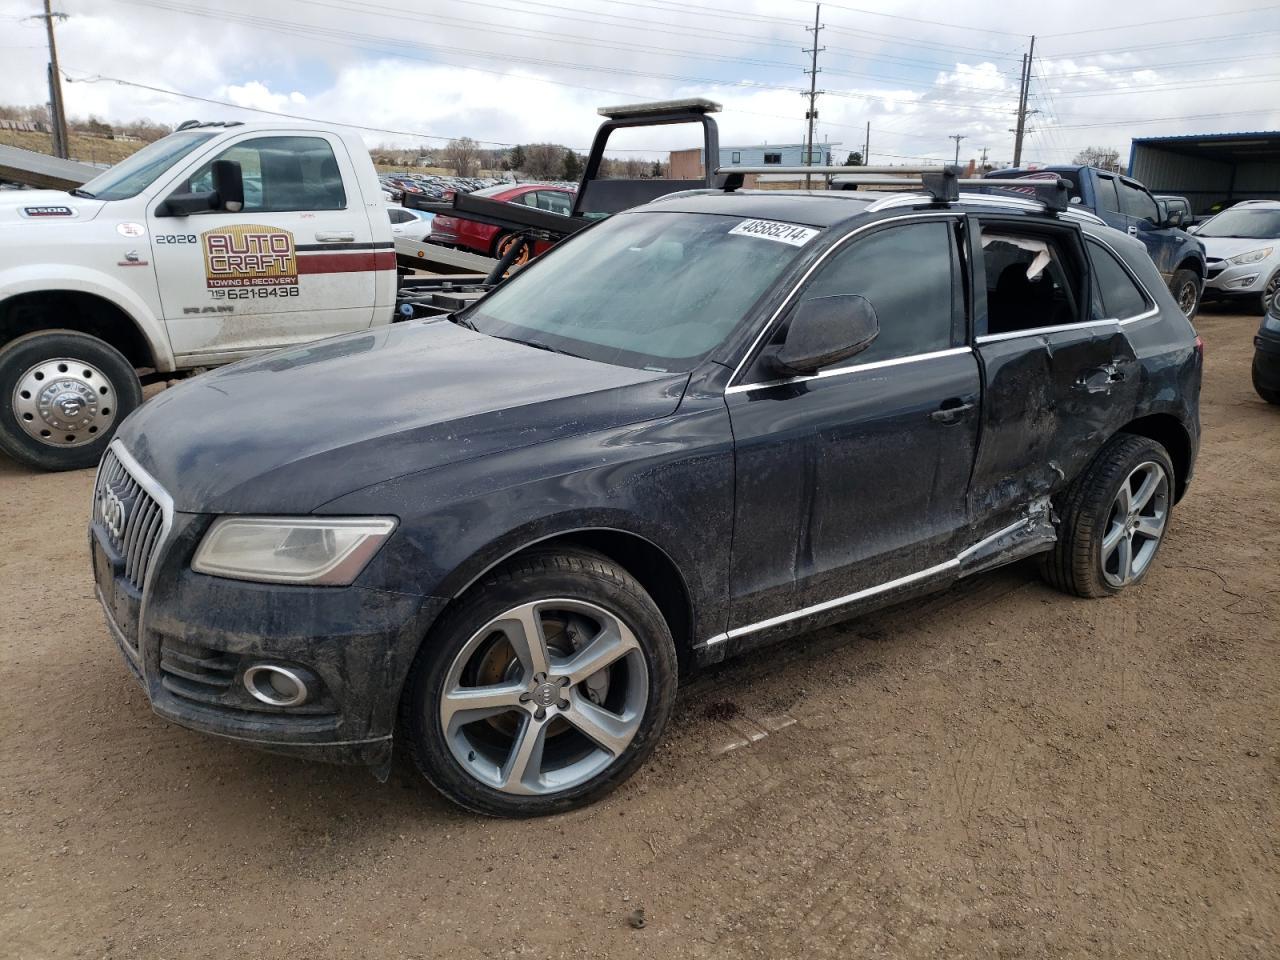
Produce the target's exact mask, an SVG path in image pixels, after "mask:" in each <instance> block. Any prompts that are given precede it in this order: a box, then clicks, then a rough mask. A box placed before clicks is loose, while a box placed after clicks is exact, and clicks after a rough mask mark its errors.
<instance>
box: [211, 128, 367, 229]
mask: <svg viewBox="0 0 1280 960" xmlns="http://www.w3.org/2000/svg"><path fill="white" fill-rule="evenodd" d="M214 160H234V161H236V162H237V163H239V164H240V173H241V176H242V177H243V178H244V209H243V212H244V213H277V212H285V211H289V210H343V209H346V206H347V194H346V190H345V189H344V187H343V185H342V174H341V172H340V171H339V169H338V161H337V159H336V158H335V157H334V155H333V148H332V147H331V146H329V141H328V140H325V139H323V138H322V137H258V138H256V139H253V140H245V141H244V142H242V143H237V144H235V145H234V146H230V147H228V148H227V149H226V150H223V151H222V153H220V154H218V156H216V157H215V158H214ZM212 170H213V160H210V161H209V162H208V163H206V164H205V165H204V166H202V167H201V168H200V169H199V170H197V171H196V172H195V173H194V174H192V176H191V180H190V182H189V186H188V188H187V189H188V190H189V191H190V192H193V193H198V192H201V191H204V190H209V189H212V186H213V173H212Z"/></svg>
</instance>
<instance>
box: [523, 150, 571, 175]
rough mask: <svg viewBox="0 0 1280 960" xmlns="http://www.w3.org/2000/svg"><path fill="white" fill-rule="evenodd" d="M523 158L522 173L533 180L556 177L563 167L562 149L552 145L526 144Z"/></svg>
mask: <svg viewBox="0 0 1280 960" xmlns="http://www.w3.org/2000/svg"><path fill="white" fill-rule="evenodd" d="M524 156H525V165H524V172H525V173H527V174H528V175H529V176H531V177H533V179H535V180H550V179H552V178H554V177H558V176H560V171H561V169H562V167H563V166H564V147H561V146H558V145H557V144H554V143H530V144H527V145H526V146H525V148H524Z"/></svg>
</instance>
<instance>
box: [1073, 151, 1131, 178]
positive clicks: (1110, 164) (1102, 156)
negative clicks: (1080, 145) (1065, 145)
mask: <svg viewBox="0 0 1280 960" xmlns="http://www.w3.org/2000/svg"><path fill="white" fill-rule="evenodd" d="M1071 162H1072V163H1078V164H1080V165H1081V166H1084V167H1097V168H1098V169H1099V170H1110V171H1112V172H1115V173H1118V172H1119V171H1120V151H1119V150H1117V149H1116V148H1115V147H1085V148H1084V149H1083V150H1081V151H1080V152H1079V153H1077V154H1076V156H1075V159H1074V160H1072V161H1071Z"/></svg>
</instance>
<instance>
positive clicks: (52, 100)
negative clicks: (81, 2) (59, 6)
mask: <svg viewBox="0 0 1280 960" xmlns="http://www.w3.org/2000/svg"><path fill="white" fill-rule="evenodd" d="M36 18H38V19H41V20H43V21H44V27H45V31H46V33H47V34H48V37H49V120H50V121H51V123H50V125H51V126H52V127H53V154H54V156H56V157H62V158H63V159H64V160H65V159H66V158H67V150H68V147H69V146H70V144H69V142H68V139H67V114H66V111H65V110H63V108H62V74H61V73H59V72H58V46H57V44H55V43H54V40H53V21H54V19H55V18H56V19H58V20H65V19H67V15H66V14H65V13H54V12H53V11H52V10H50V9H49V0H44V13H43V14H39V13H38V14H36Z"/></svg>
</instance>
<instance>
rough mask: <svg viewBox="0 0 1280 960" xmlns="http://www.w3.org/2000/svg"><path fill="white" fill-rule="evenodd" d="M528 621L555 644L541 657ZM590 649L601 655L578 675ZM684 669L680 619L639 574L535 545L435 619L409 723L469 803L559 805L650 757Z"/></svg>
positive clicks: (419, 760) (517, 810)
mask: <svg viewBox="0 0 1280 960" xmlns="http://www.w3.org/2000/svg"><path fill="white" fill-rule="evenodd" d="M534 605H537V606H534ZM610 617H612V618H614V619H613V623H612V624H610V623H609V622H608V618H610ZM519 618H523V619H519ZM535 618H536V621H535ZM532 622H536V623H538V624H539V625H540V626H541V630H540V633H541V636H542V637H544V638H545V643H544V644H542V649H544V650H547V649H548V648H549V649H550V654H549V655H548V656H547V658H546V662H547V664H549V666H548V667H547V668H546V669H545V670H539V669H537V667H538V663H537V662H536V661H531V660H530V659H529V658H530V656H531V654H529V653H528V651H529V649H530V646H529V645H525V644H523V642H522V641H521V637H522V636H523V637H527V636H528V634H527V633H526V631H525V629H524V628H523V627H522V626H521V624H522V623H524V624H529V623H532ZM557 626H558V627H559V628H560V630H559V632H558V633H557V632H556V631H557ZM535 629H536V628H535ZM610 629H612V632H610ZM615 638H616V642H615ZM518 649H519V651H524V652H523V653H522V652H518ZM592 651H594V653H592ZM587 656H589V657H590V658H591V659H592V660H593V661H594V664H593V666H595V667H600V666H601V665H603V669H599V670H598V671H597V672H594V673H584V674H583V675H580V676H578V677H577V678H576V679H574V678H573V677H571V676H569V675H568V674H569V673H570V672H572V671H571V668H572V665H573V661H574V660H575V659H577V662H578V663H579V664H580V665H582V664H584V663H585V660H586V658H587ZM609 657H612V658H613V659H609ZM558 670H564V671H566V673H565V674H561V673H558V672H557V671H558ZM676 680H677V668H676V650H675V643H674V642H673V640H672V637H671V631H670V629H669V628H668V626H667V623H666V620H665V619H664V618H663V616H662V614H661V612H660V611H659V610H658V607H657V605H656V604H655V603H654V602H653V599H652V598H651V597H650V596H649V595H648V594H647V593H646V592H645V591H644V588H643V587H641V586H640V584H639V583H637V582H636V580H635V579H634V578H633V577H632V576H631V575H630V574H628V573H627V572H626V571H625V570H623V569H622V568H621V567H619V566H617V565H616V564H615V563H613V562H612V561H611V560H609V559H608V558H606V557H604V556H602V555H600V554H597V553H593V552H590V551H586V550H557V551H539V552H536V553H531V554H528V555H525V556H523V557H519V558H517V559H515V560H513V561H511V562H509V563H507V564H505V565H503V566H502V567H500V568H499V569H498V570H496V571H494V572H493V573H491V574H488V575H487V576H486V577H485V578H484V580H482V581H481V582H480V583H479V584H477V585H476V586H474V587H472V588H471V590H470V591H468V593H467V594H466V595H465V596H464V597H463V598H462V600H461V601H460V602H459V603H458V604H457V606H456V607H454V608H452V609H451V610H449V611H447V612H446V613H445V615H444V617H443V619H442V620H441V622H440V624H439V625H438V626H437V627H436V628H434V629H433V630H432V631H431V634H430V635H429V636H428V637H427V638H426V641H425V642H424V643H423V644H422V648H421V649H420V650H419V652H418V655H417V657H416V658H415V661H414V664H413V666H412V668H411V669H410V673H409V678H408V682H407V683H406V685H405V691H404V693H403V695H402V697H401V701H400V731H401V735H402V737H403V738H404V740H405V741H406V744H407V746H408V748H409V751H410V754H411V755H412V757H413V760H414V763H415V764H416V765H417V767H418V770H419V771H420V772H421V773H422V775H423V776H424V777H426V779H427V780H428V781H430V782H431V784H432V785H434V786H435V787H436V789H437V790H439V791H440V792H441V793H442V794H444V795H445V796H446V797H448V798H449V799H450V800H452V801H454V802H455V803H457V804H459V805H460V806H463V807H465V808H467V809H468V810H472V811H474V812H476V813H482V814H487V815H489V816H496V817H535V816H543V815H546V814H553V813H562V812H564V811H566V810H572V809H574V808H576V807H581V806H584V805H586V804H588V803H591V802H593V801H595V800H597V799H599V798H600V797H602V796H604V795H605V794H606V793H608V792H609V791H611V790H613V789H614V788H615V787H617V786H618V785H619V784H620V783H622V782H623V781H624V780H626V779H627V778H628V777H629V776H631V774H632V773H634V772H635V771H636V769H637V768H639V767H640V765H641V764H643V763H644V761H645V760H646V759H647V758H648V756H649V754H650V753H652V752H653V749H654V747H655V745H656V744H657V742H658V738H659V737H660V736H661V734H662V731H663V729H664V728H665V727H666V724H667V720H668V719H669V718H670V716H671V708H672V705H673V704H674V702H675V693H676ZM561 684H564V685H563V686H562V685H561ZM480 688H487V691H486V694H485V696H487V697H490V696H491V697H492V698H493V699H492V701H490V702H486V703H484V704H482V705H480V706H479V707H478V708H477V707H475V703H476V701H475V700H474V699H468V698H471V697H474V696H475V695H474V694H473V693H470V692H469V691H472V690H478V689H480ZM557 698H560V699H559V700H558V702H557ZM584 728H586V729H592V730H593V731H594V733H595V735H597V736H599V735H601V734H606V735H607V736H603V737H601V739H600V740H599V741H597V740H594V739H592V738H591V737H588V736H587V735H586V734H585V733H583V732H582V731H583V729H584ZM539 738H540V739H539ZM606 741H607V742H609V743H610V744H611V745H612V746H611V747H610V748H608V749H606V748H605V747H604V746H601V744H602V743H604V742H606ZM539 744H541V746H539ZM526 746H528V747H529V750H528V752H527V753H526V752H525V748H526ZM524 756H529V757H531V759H530V760H529V761H528V764H527V766H526V765H525V764H522V763H520V760H521V758H522V757H524Z"/></svg>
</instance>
